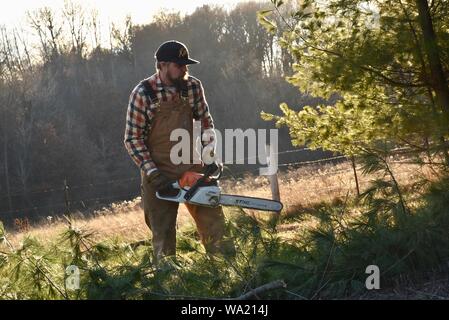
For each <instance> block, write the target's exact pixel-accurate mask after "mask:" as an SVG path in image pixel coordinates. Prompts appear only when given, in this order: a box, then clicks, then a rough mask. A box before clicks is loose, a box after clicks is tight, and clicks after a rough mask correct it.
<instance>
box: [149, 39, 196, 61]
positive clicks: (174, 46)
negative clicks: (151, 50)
mask: <svg viewBox="0 0 449 320" xmlns="http://www.w3.org/2000/svg"><path fill="white" fill-rule="evenodd" d="M154 57H155V58H156V60H157V61H166V62H175V63H177V64H180V65H186V64H196V63H200V62H199V61H197V60H194V59H190V58H189V50H187V47H186V46H185V44H183V43H181V42H179V41H175V40H170V41H166V42H164V43H163V44H161V45H160V46H159V48H158V49H157V50H156V53H155V55H154Z"/></svg>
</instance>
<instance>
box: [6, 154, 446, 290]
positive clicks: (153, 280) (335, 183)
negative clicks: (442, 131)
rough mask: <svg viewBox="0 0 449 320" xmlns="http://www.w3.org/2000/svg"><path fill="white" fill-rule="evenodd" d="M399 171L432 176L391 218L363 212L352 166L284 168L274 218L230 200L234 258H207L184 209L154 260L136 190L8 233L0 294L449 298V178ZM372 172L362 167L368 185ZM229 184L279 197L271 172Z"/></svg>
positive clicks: (234, 189)
mask: <svg viewBox="0 0 449 320" xmlns="http://www.w3.org/2000/svg"><path fill="white" fill-rule="evenodd" d="M392 168H393V170H394V172H395V176H396V179H397V181H398V183H399V185H400V186H401V187H402V188H403V189H404V190H407V189H408V188H411V187H412V186H413V185H414V182H416V181H420V180H422V179H423V178H425V180H426V181H427V182H428V184H431V187H426V188H423V189H422V192H421V193H420V194H422V196H420V197H418V198H416V196H413V197H412V196H410V197H409V198H407V201H408V202H407V203H408V206H409V208H410V211H411V212H413V214H411V216H410V218H409V219H407V220H405V221H403V222H400V223H393V224H392V223H390V222H388V221H390V220H388V219H384V220H383V219H380V218H379V219H378V220H376V221H377V222H375V223H374V222H373V221H372V219H371V218H369V219H368V218H366V217H367V216H369V214H366V212H368V213H369V212H370V210H369V209H370V208H367V207H366V206H365V205H362V204H360V202H359V201H358V200H357V199H358V198H357V197H356V188H355V182H354V174H353V171H352V167H351V166H350V164H349V163H340V164H337V165H326V166H307V167H300V168H289V169H288V170H286V171H285V172H282V173H280V174H279V184H280V194H281V200H282V202H283V204H284V210H283V211H282V213H281V215H280V216H279V217H278V219H277V220H273V219H271V218H273V217H274V215H273V214H272V213H261V212H257V211H254V210H244V211H242V210H238V209H235V208H226V209H225V214H226V216H227V218H228V228H229V230H230V232H231V234H232V235H233V238H234V240H235V242H236V247H237V252H238V253H237V256H236V257H235V258H225V257H210V256H208V255H206V254H205V253H204V251H203V248H202V246H201V245H200V244H199V240H198V236H197V234H196V232H195V227H194V224H193V220H192V219H191V218H190V216H189V214H188V212H187V210H186V209H185V208H184V207H183V206H181V207H180V212H179V217H178V234H179V237H178V257H177V259H176V260H172V259H167V261H166V262H165V263H164V264H163V267H160V266H159V267H157V266H155V265H154V263H153V261H152V251H151V244H150V241H148V240H149V239H150V238H151V235H150V232H149V230H148V229H147V227H146V225H145V222H144V219H143V212H142V209H141V206H140V199H139V198H136V199H135V200H133V201H129V202H123V203H116V204H113V205H111V206H110V207H109V208H104V209H102V210H99V211H97V212H96V213H95V215H94V216H93V217H89V218H83V217H82V216H81V215H77V214H74V216H77V218H73V219H72V220H71V221H70V225H69V222H68V220H66V219H61V218H59V219H52V220H51V221H47V222H46V223H41V224H40V225H32V226H27V230H6V237H5V238H4V241H3V242H2V244H0V251H1V252H2V254H1V255H0V257H1V260H0V279H2V280H0V297H1V298H3V299H11V298H13V299H14V298H37V299H102V298H120V299H122V298H125V299H166V298H189V297H190V298H191V297H193V298H233V297H234V298H235V297H239V296H242V295H244V294H245V293H248V292H251V290H252V289H254V288H257V287H260V286H262V285H264V284H267V283H276V281H277V283H278V284H279V283H280V282H279V281H282V282H283V283H285V284H286V287H276V288H275V289H272V290H268V291H266V292H264V293H261V294H259V296H258V297H262V298H269V299H329V298H330V299H332V298H350V299H360V298H362V299H377V298H399V299H402V298H410V297H411V298H425V299H428V298H431V299H438V298H446V297H449V295H448V293H447V289H445V288H447V285H446V284H447V282H448V281H447V274H448V273H447V270H446V268H447V262H448V261H449V249H445V247H446V246H445V243H447V240H448V239H447V237H448V235H447V232H445V230H447V229H444V228H445V226H449V221H447V220H448V219H447V218H446V216H447V214H445V213H446V209H445V208H447V206H445V205H446V202H445V201H447V200H448V199H449V197H447V196H446V193H445V187H444V186H445V185H444V184H443V185H440V184H438V182H433V181H434V180H436V179H435V178H436V176H435V173H434V172H432V171H431V170H430V169H429V168H426V167H420V166H416V165H406V164H400V163H397V164H393V166H392ZM374 178H375V177H374V176H362V175H361V174H360V172H359V183H360V188H361V190H362V191H364V190H367V189H368V188H369V186H370V183H371V181H372V180H373V179H374ZM432 183H434V184H436V185H435V186H433V187H432ZM222 187H223V189H224V191H225V192H226V193H232V194H241V195H249V196H256V197H270V196H271V191H270V186H269V182H268V180H267V179H266V177H257V176H245V177H243V178H241V179H238V180H225V181H223V182H222ZM432 188H433V189H432ZM428 190H431V191H428ZM413 194H414V195H415V194H416V193H413ZM429 197H430V198H429ZM432 197H433V198H432ZM429 199H430V200H429ZM448 202H449V201H448ZM370 219H371V220H370ZM274 221H275V222H276V223H274ZM429 250H430V251H429ZM444 263H446V265H444ZM71 264H75V265H77V266H79V268H80V270H81V289H80V290H76V291H70V290H67V288H66V286H65V284H66V282H65V280H64V279H65V277H66V275H65V267H66V266H68V265H71ZM370 264H376V265H379V267H380V269H381V270H383V272H382V273H381V276H382V290H374V291H369V290H366V288H365V285H364V279H366V277H367V274H366V273H365V268H366V266H368V265H370ZM445 290H446V291H445Z"/></svg>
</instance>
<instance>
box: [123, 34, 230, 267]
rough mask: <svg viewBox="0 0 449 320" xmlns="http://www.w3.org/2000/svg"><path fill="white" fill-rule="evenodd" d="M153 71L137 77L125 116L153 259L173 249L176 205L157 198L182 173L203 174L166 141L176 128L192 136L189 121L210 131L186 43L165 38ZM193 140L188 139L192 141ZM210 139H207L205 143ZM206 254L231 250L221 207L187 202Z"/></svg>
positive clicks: (191, 155) (156, 54) (128, 140)
mask: <svg viewBox="0 0 449 320" xmlns="http://www.w3.org/2000/svg"><path fill="white" fill-rule="evenodd" d="M155 58H156V70H157V72H156V73H155V74H153V75H152V76H151V77H149V78H147V79H145V80H143V81H141V82H140V83H139V84H138V85H137V86H136V87H135V88H134V89H133V91H132V93H131V96H130V100H129V105H128V110H127V117H126V130H125V146H126V149H127V150H128V153H129V154H130V156H131V158H132V159H133V161H134V162H135V163H136V164H137V165H138V166H139V168H140V170H141V177H142V199H143V207H144V213H145V221H146V224H147V225H148V227H149V228H150V230H151V231H152V233H153V239H152V241H153V250H154V255H155V258H156V260H159V259H160V258H161V257H163V256H168V255H175V253H176V216H177V211H178V206H179V203H177V202H171V201H166V200H161V199H158V198H157V197H156V195H155V193H156V192H157V191H163V190H164V189H166V188H167V186H169V185H170V184H171V183H172V182H174V181H175V180H177V179H179V178H180V177H181V175H182V174H183V173H184V172H186V171H196V172H201V170H202V168H201V165H198V164H197V165H194V164H192V163H193V152H194V151H193V149H194V148H193V145H192V144H190V149H191V150H192V154H190V155H189V157H190V159H191V160H192V161H191V162H190V163H181V164H177V165H176V164H174V163H173V162H172V160H171V159H170V150H171V148H172V147H173V146H174V145H175V144H176V143H177V142H176V141H170V133H171V132H172V131H173V130H175V129H185V130H187V131H188V132H189V134H190V137H191V139H192V137H193V121H194V120H195V121H201V126H202V128H201V129H202V131H204V130H207V129H213V128H214V123H213V120H212V117H211V115H210V113H209V107H208V105H207V102H206V99H205V96H204V91H203V87H202V84H201V82H200V81H199V80H198V79H196V78H194V77H192V76H190V75H189V74H188V69H187V65H189V64H196V63H199V62H198V61H196V60H193V59H190V58H189V52H188V50H187V48H186V46H185V45H184V44H182V43H180V42H178V41H167V42H164V43H163V44H162V45H161V46H160V47H159V48H158V49H157V51H156V53H155ZM191 142H192V141H191ZM209 142H210V141H205V142H203V144H207V143H209ZM187 208H188V210H189V212H190V214H191V215H192V217H193V219H194V220H195V223H196V226H197V229H198V233H199V235H200V238H201V241H202V243H203V245H204V247H205V249H206V251H207V252H208V253H211V254H215V253H219V252H221V253H226V252H228V251H229V252H231V253H232V251H233V243H232V242H230V241H226V240H224V235H225V220H224V215H223V211H222V209H221V207H218V208H208V207H201V206H194V205H187Z"/></svg>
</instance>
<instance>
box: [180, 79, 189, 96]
mask: <svg viewBox="0 0 449 320" xmlns="http://www.w3.org/2000/svg"><path fill="white" fill-rule="evenodd" d="M181 97H182V98H184V99H188V98H189V89H188V88H187V81H182V84H181Z"/></svg>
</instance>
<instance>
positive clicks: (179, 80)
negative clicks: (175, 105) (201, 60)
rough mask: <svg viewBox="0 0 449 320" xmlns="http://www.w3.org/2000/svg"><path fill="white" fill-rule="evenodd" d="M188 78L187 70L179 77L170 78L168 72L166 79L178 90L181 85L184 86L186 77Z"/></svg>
mask: <svg viewBox="0 0 449 320" xmlns="http://www.w3.org/2000/svg"><path fill="white" fill-rule="evenodd" d="M188 78H189V72H188V71H187V72H186V74H185V75H184V76H182V77H179V78H172V77H171V76H170V74H169V75H168V79H169V80H170V82H171V83H173V85H174V86H175V87H176V89H177V90H178V91H180V90H181V89H182V88H183V87H185V84H186V82H187V79H188Z"/></svg>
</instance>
